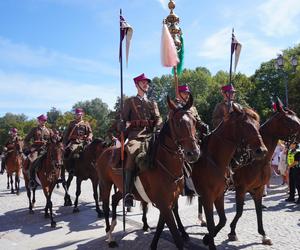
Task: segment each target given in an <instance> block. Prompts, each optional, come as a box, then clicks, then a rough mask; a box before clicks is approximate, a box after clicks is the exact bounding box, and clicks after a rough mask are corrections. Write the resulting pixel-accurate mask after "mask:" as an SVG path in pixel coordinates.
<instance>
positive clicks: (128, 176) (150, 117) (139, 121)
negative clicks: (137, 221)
mask: <svg viewBox="0 0 300 250" xmlns="http://www.w3.org/2000/svg"><path fill="white" fill-rule="evenodd" d="M122 118H123V122H124V124H126V135H127V138H128V143H127V144H126V146H125V151H126V153H127V157H126V162H125V171H126V172H125V193H126V196H125V206H127V207H130V206H132V205H133V201H132V199H133V196H132V194H131V193H132V189H133V177H134V170H135V169H134V167H135V165H136V164H135V159H136V156H137V155H138V154H139V153H144V152H141V151H142V150H147V149H143V147H142V144H143V143H144V142H145V141H146V140H150V139H151V136H152V134H153V132H155V131H158V130H160V129H161V126H162V118H161V116H160V113H159V110H158V106H157V103H156V102H152V101H149V100H148V99H147V98H146V97H140V96H139V95H137V96H134V97H130V98H128V99H126V101H125V103H124V109H123V114H122Z"/></svg>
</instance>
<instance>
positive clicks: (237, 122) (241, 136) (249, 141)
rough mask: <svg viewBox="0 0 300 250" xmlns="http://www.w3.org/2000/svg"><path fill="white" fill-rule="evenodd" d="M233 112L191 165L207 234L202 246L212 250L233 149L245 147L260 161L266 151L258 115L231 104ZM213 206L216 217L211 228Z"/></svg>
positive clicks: (223, 218)
mask: <svg viewBox="0 0 300 250" xmlns="http://www.w3.org/2000/svg"><path fill="white" fill-rule="evenodd" d="M232 108H233V112H231V113H230V114H228V115H227V116H226V117H225V118H224V120H223V122H222V123H221V124H220V125H219V126H218V127H217V128H216V129H215V130H214V131H213V132H212V133H211V134H210V135H209V136H208V137H206V138H205V139H204V141H203V143H202V144H201V151H202V155H201V157H200V158H199V160H198V161H197V162H196V163H194V164H193V171H192V179H193V183H194V186H195V189H196V191H197V193H198V194H199V195H201V197H202V201H203V206H204V211H205V216H206V220H207V229H208V234H206V235H205V236H204V238H203V243H204V244H205V245H208V246H209V249H216V246H215V243H214V237H215V236H216V235H217V233H218V232H219V231H220V230H221V229H222V228H223V227H224V226H225V224H226V216H225V211H224V189H225V172H226V168H227V166H228V165H229V162H230V160H231V159H232V157H233V155H234V153H235V150H236V149H237V147H249V148H250V149H251V152H252V154H253V157H255V158H262V157H263V156H264V155H265V154H266V152H267V149H266V147H265V145H264V144H263V141H262V138H261V136H260V134H259V131H258V130H259V116H258V115H257V114H256V113H255V112H254V111H253V110H250V109H246V108H244V109H241V108H240V107H238V106H236V105H235V104H234V105H233V106H232ZM213 205H215V207H216V210H217V213H218V215H219V219H220V220H219V223H218V224H217V225H216V226H215V223H214V218H213Z"/></svg>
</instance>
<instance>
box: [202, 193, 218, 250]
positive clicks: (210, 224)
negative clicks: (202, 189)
mask: <svg viewBox="0 0 300 250" xmlns="http://www.w3.org/2000/svg"><path fill="white" fill-rule="evenodd" d="M202 199H203V207H204V212H205V217H206V223H207V230H208V234H205V236H204V237H203V243H204V245H206V246H207V245H208V246H209V249H210V250H214V249H216V246H215V242H214V235H215V222H214V214H213V211H214V210H213V202H212V200H211V198H210V197H209V196H208V198H207V197H202Z"/></svg>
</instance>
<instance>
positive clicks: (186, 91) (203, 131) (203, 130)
mask: <svg viewBox="0 0 300 250" xmlns="http://www.w3.org/2000/svg"><path fill="white" fill-rule="evenodd" d="M178 93H179V96H178V97H179V98H176V100H175V101H176V103H178V104H181V105H182V106H184V105H185V104H186V103H187V101H188V100H189V98H190V94H191V91H190V88H189V86H188V85H181V86H178ZM189 111H190V112H191V114H192V115H193V117H194V118H195V119H196V129H197V131H198V136H199V139H202V138H203V137H204V136H205V135H207V134H208V133H209V127H208V125H207V124H206V123H204V122H203V121H202V120H201V118H200V116H199V114H198V111H197V109H196V107H195V106H194V105H193V106H192V107H191V108H190V110H189Z"/></svg>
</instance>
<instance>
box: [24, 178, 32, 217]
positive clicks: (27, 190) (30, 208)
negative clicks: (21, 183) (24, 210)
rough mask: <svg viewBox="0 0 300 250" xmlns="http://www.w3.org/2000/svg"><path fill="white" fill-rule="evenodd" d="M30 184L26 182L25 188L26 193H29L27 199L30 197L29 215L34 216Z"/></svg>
mask: <svg viewBox="0 0 300 250" xmlns="http://www.w3.org/2000/svg"><path fill="white" fill-rule="evenodd" d="M28 185H29V184H28V183H26V182H25V187H26V192H27V197H28V201H29V213H30V214H33V213H34V212H33V210H32V208H33V206H32V203H31V191H30V188H29V187H28Z"/></svg>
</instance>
